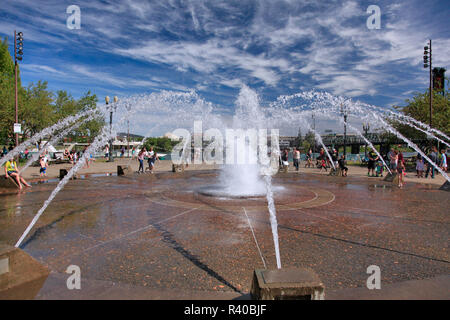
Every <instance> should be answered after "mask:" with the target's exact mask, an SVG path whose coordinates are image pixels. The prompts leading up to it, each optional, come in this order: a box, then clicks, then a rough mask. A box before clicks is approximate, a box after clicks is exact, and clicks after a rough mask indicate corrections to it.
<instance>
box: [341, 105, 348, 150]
mask: <svg viewBox="0 0 450 320" xmlns="http://www.w3.org/2000/svg"><path fill="white" fill-rule="evenodd" d="M341 114H342V115H343V116H344V156H346V155H347V150H346V149H347V109H346V108H344V105H343V104H341Z"/></svg>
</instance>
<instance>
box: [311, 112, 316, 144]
mask: <svg viewBox="0 0 450 320" xmlns="http://www.w3.org/2000/svg"><path fill="white" fill-rule="evenodd" d="M311 118H312V121H313V131H314V134H315V133H316V117H315V115H314V109H313V112H312V114H311ZM315 152H316V138H314V145H313V153H315Z"/></svg>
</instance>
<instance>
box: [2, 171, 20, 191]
mask: <svg viewBox="0 0 450 320" xmlns="http://www.w3.org/2000/svg"><path fill="white" fill-rule="evenodd" d="M0 188H10V189H18V188H19V186H18V185H17V183H16V182H15V181H14V179H13V178H11V177H8V179H5V175H4V174H3V175H0Z"/></svg>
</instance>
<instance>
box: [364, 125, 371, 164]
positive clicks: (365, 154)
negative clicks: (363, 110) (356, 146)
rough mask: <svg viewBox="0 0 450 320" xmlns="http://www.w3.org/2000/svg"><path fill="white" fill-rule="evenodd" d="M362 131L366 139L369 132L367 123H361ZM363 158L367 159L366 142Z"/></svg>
mask: <svg viewBox="0 0 450 320" xmlns="http://www.w3.org/2000/svg"><path fill="white" fill-rule="evenodd" d="M363 130H364V136H365V137H366V138H367V133H369V130H370V125H369V123H363ZM367 139H368V138H367ZM364 157H367V142H365V146H364Z"/></svg>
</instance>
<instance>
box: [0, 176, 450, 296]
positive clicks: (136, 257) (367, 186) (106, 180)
mask: <svg viewBox="0 0 450 320" xmlns="http://www.w3.org/2000/svg"><path fill="white" fill-rule="evenodd" d="M217 175H218V172H217V171H190V172H185V173H183V174H173V173H164V172H161V173H156V174H153V175H150V174H146V175H130V176H124V177H117V176H96V177H86V178H85V179H77V180H74V181H71V182H70V183H68V184H67V185H66V187H65V188H64V189H63V190H62V191H61V192H60V193H59V194H58V195H57V196H56V198H55V199H54V200H53V202H52V203H51V204H50V205H49V207H48V208H47V210H46V211H45V212H44V214H43V215H42V216H41V218H40V219H39V221H38V222H37V224H36V225H35V227H34V228H33V230H32V231H31V232H30V234H29V235H28V237H27V238H26V239H25V241H24V242H23V243H22V245H21V248H22V249H23V250H25V251H26V252H27V253H29V254H30V255H32V256H33V257H35V258H36V259H38V260H39V261H41V262H42V263H44V264H45V265H47V266H48V267H49V268H50V269H51V270H52V272H53V274H56V275H59V276H57V277H53V278H51V279H49V280H48V283H47V284H46V285H45V286H44V289H43V291H42V292H41V297H44V298H52V295H51V293H52V292H58V290H59V292H61V290H67V289H65V288H66V282H65V279H66V277H68V275H65V274H64V272H65V270H66V268H67V267H68V266H69V265H78V266H79V267H80V269H81V277H82V283H85V284H87V283H91V284H92V285H91V286H94V284H95V283H102V286H105V283H110V284H111V283H112V284H114V283H115V284H120V286H122V287H126V288H128V289H127V290H124V291H123V292H124V295H123V298H127V297H129V293H127V292H129V290H132V289H130V288H139V289H140V290H141V289H142V288H148V289H151V290H153V292H155V290H161V291H164V290H166V291H165V292H175V291H176V290H181V291H183V290H185V291H186V292H191V291H192V292H204V293H206V296H205V297H207V296H208V295H207V293H208V292H211V293H212V292H215V293H216V292H224V293H227V294H229V293H233V294H235V295H236V296H239V295H241V294H247V293H248V292H249V290H250V284H251V277H252V272H253V270H254V269H261V268H263V267H264V265H263V260H262V258H261V257H260V255H259V253H258V249H257V246H256V244H255V240H254V238H253V235H252V232H251V230H250V228H249V223H248V220H247V217H246V215H245V213H247V215H248V217H249V219H250V223H251V224H252V227H253V230H254V232H255V237H256V239H257V241H258V245H259V247H260V249H261V253H262V255H263V259H264V261H265V262H266V264H267V266H268V268H276V261H275V252H274V245H273V238H272V232H271V228H270V221H269V213H268V210H267V206H266V200H265V198H258V197H256V198H249V199H240V198H238V199H227V198H220V197H211V196H205V195H203V194H201V193H198V192H197V190H201V189H204V187H205V186H208V185H214V184H216V183H217V179H216V178H217ZM273 181H274V185H275V186H279V188H277V189H276V190H277V191H276V192H275V204H276V207H277V219H278V223H279V229H278V233H279V240H280V252H281V262H282V265H283V266H284V267H302V266H304V267H310V268H312V269H314V270H315V271H316V272H317V273H318V274H319V276H320V278H321V280H322V281H323V282H324V284H325V286H326V290H340V289H346V288H354V287H365V284H366V280H367V277H368V276H369V275H368V274H367V273H366V269H367V267H368V266H370V265H377V266H379V267H380V268H381V279H382V280H381V281H382V284H393V283H397V282H400V281H405V280H420V279H426V278H432V277H436V276H440V275H446V274H449V271H450V257H449V252H448V247H449V224H450V218H449V216H448V211H449V210H448V208H449V205H450V196H449V193H448V192H445V191H440V190H438V187H437V186H434V187H431V186H426V185H421V184H414V183H408V184H407V185H406V187H405V188H404V189H398V188H396V187H395V186H393V185H392V184H389V183H385V182H383V181H381V180H378V179H372V180H369V181H368V180H367V179H362V178H358V177H348V178H342V177H328V176H323V175H315V174H301V175H298V174H295V173H288V174H283V175H278V176H276V177H275V178H274V179H273ZM56 185H57V182H56V181H51V182H49V183H43V184H38V185H34V186H33V188H31V189H28V190H25V191H23V192H21V193H16V192H11V191H8V192H7V191H3V192H1V191H0V199H1V200H0V242H6V243H8V244H11V245H14V244H15V243H16V241H17V240H18V239H19V237H20V236H21V234H22V233H23V231H24V230H25V229H26V227H27V225H28V224H29V222H30V221H31V219H32V218H33V216H34V214H36V212H37V211H38V210H39V208H40V207H41V206H42V205H43V203H44V201H45V200H46V199H47V198H48V196H49V195H50V193H51V191H52V190H53V189H54V188H55V187H56ZM63 275H64V276H63ZM55 279H60V280H55ZM94 287H95V286H94ZM99 288H100V287H99ZM167 290H168V291H167ZM95 292H98V290H97V291H95V290H94V289H92V290H91V291H89V292H86V295H88V294H91V295H92V294H95ZM115 294H116V296H120V291H119V293H117V292H116V293H115ZM80 295H83V290H81V291H80ZM86 297H87V296H86ZM212 297H213V296H212ZM91 298H92V297H91ZM150 298H151V296H150Z"/></svg>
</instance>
